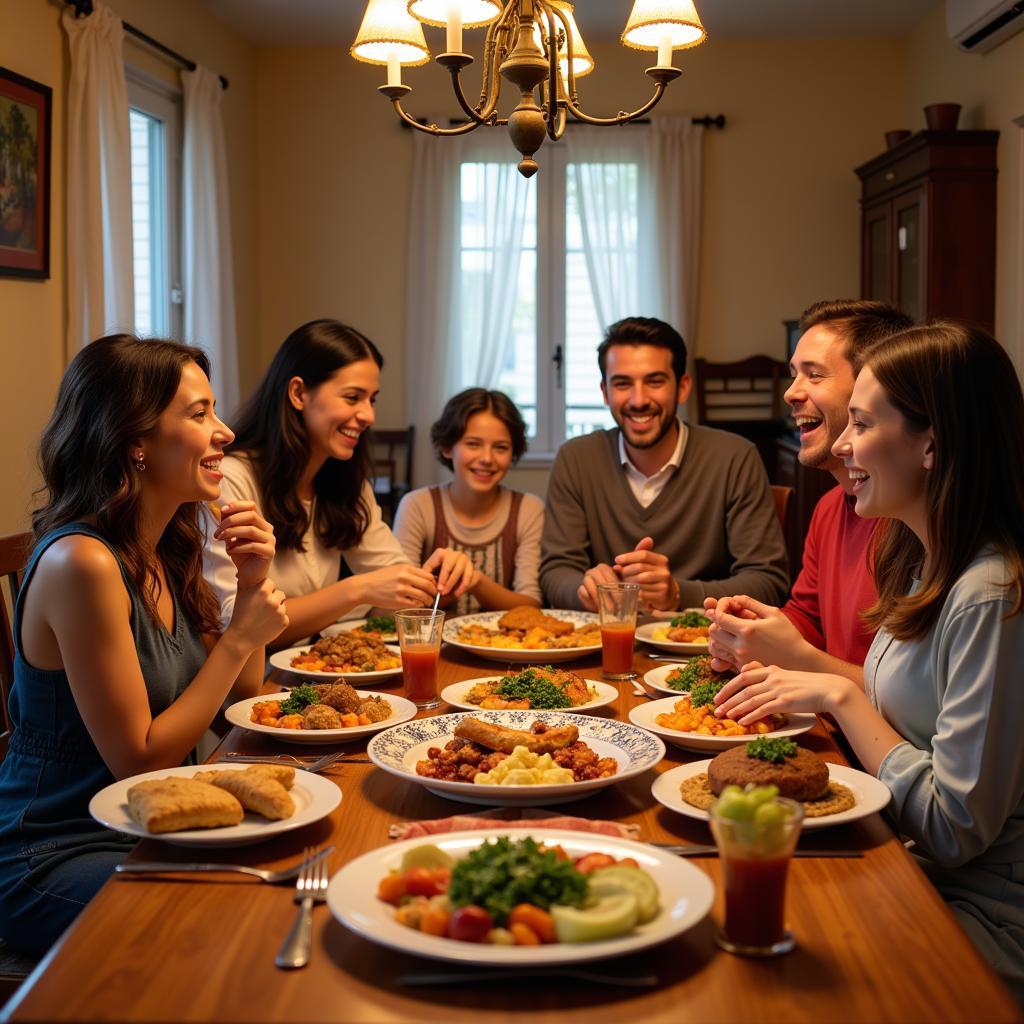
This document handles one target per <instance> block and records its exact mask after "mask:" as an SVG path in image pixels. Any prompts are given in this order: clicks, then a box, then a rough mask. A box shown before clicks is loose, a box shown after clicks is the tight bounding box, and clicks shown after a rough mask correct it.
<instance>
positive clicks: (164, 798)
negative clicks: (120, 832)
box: [128, 777, 243, 835]
mask: <svg viewBox="0 0 1024 1024" xmlns="http://www.w3.org/2000/svg"><path fill="white" fill-rule="evenodd" d="M128 810H129V812H130V813H131V816H132V818H133V819H134V820H135V821H137V822H138V823H139V824H140V825H141V826H142V827H143V828H144V829H146V831H147V832H152V833H153V834H154V835H156V834H159V833H161V832H180V831H182V830H184V829H192V828H220V827H221V826H223V825H237V824H238V823H239V822H240V821H241V820H242V817H243V811H242V805H241V804H240V803H239V802H238V800H236V799H235V797H233V796H232V795H231V794H230V793H228V792H226V791H225V790H223V789H220V788H218V787H217V786H211V785H210V784H209V783H207V782H197V781H196V780H195V779H186V778H174V777H171V778H166V779H146V780H145V781H143V782H137V783H136V784H135V785H134V786H131V787H130V788H129V789H128Z"/></svg>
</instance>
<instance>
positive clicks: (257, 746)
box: [5, 647, 1022, 1024]
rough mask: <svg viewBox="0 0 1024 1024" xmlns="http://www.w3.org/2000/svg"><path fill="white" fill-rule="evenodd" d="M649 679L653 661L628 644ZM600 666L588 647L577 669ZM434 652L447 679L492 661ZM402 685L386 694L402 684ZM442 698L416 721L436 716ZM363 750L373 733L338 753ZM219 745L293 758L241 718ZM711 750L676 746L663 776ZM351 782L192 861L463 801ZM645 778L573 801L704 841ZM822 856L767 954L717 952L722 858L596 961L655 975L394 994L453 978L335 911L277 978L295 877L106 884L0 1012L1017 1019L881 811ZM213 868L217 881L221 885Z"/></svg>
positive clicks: (323, 837) (288, 858) (807, 868)
mask: <svg viewBox="0 0 1024 1024" xmlns="http://www.w3.org/2000/svg"><path fill="white" fill-rule="evenodd" d="M636 661H637V667H638V669H639V670H640V671H641V672H643V671H646V670H647V669H648V668H649V667H651V666H652V665H653V664H654V663H652V662H649V661H648V659H647V658H646V657H645V656H644V655H642V654H640V653H638V655H637V659H636ZM570 667H572V668H574V669H575V670H576V671H579V672H580V673H581V674H582V675H585V676H587V677H589V678H593V679H599V678H600V665H599V662H598V659H596V658H590V659H586V660H581V661H578V662H575V663H572V664H571V666H570ZM500 668H501V666H496V665H495V664H494V663H493V662H486V663H485V662H481V661H479V660H477V659H476V658H473V657H472V656H469V655H466V654H464V653H462V652H460V651H457V650H454V649H452V648H450V647H446V648H445V652H444V656H443V658H442V666H441V685H442V686H443V685H447V684H448V683H451V682H455V681H458V680H462V679H468V678H472V677H474V676H483V675H491V674H493V673H494V671H495V670H496V669H497V670H500ZM400 687H401V677H400V676H398V677H396V678H395V680H394V681H392V682H391V683H385V684H384V685H383V686H381V687H379V689H380V690H381V691H382V692H383V693H384V694H385V695H386V694H387V693H388V692H392V693H400V692H401V689H400ZM643 700H644V698H642V697H637V696H635V695H634V693H633V690H632V687H631V686H630V685H629V684H621V686H620V694H619V697H618V700H617V701H616V703H615V704H614V705H612V706H610V707H609V708H607V709H604V710H603V711H600V712H598V714H606V715H613V716H614V717H616V718H618V719H622V720H625V719H626V716H627V714H628V711H629V709H630V708H631V707H633V706H634V705H635V704H637V703H639V702H641V701H643ZM446 710H451V709H448V708H446V707H444V706H442V707H441V708H439V709H437V710H436V711H430V712H427V713H426V714H436V713H443V712H445V711H446ZM801 742H802V743H803V744H804V745H806V746H808V747H810V748H811V749H813V750H815V751H816V752H817V753H819V754H820V755H821V756H822V757H824V758H825V759H826V760H830V761H835V762H838V763H846V758H845V757H844V756H843V754H842V752H841V751H840V749H839V748H838V747H837V745H836V744H835V742H834V741H833V740H832V738H831V737H830V735H829V733H828V732H827V730H826V729H825V728H824V727H823V726H822V724H820V723H819V725H818V726H817V727H816V728H815V730H814V731H813V732H811V733H809V734H807V736H805V737H803V738H802V739H801ZM317 749H320V748H317ZM344 749H345V750H346V752H352V753H361V752H362V751H363V750H364V749H365V743H353V744H349V745H347V746H346V747H345V748H344ZM227 750H244V751H246V752H248V753H255V752H290V753H293V752H295V750H296V748H295V747H294V746H293V745H285V744H283V743H278V742H275V741H273V740H272V739H271V740H268V739H264V738H263V737H262V736H258V735H256V734H254V733H248V732H245V731H242V730H239V729H234V730H232V731H231V732H230V733H229V734H228V735H227V737H226V738H225V741H224V744H223V745H222V747H221V748H220V751H219V753H223V752H224V751H227ZM705 756H706V755H704V754H697V753H693V754H690V753H687V752H686V751H682V750H679V749H678V748H675V747H671V746H670V747H669V748H668V756H667V757H666V758H665V760H664V761H663V762H662V763H661V764H659V765H658V766H657V769H656V770H657V771H665V770H667V769H669V768H673V767H675V766H677V765H679V764H684V763H686V762H688V761H692V760H700V759H702V758H703V757H705ZM327 777H328V778H331V779H333V780H334V781H335V782H336V783H337V784H338V785H339V786H340V787H341V789H342V792H343V793H344V799H343V801H342V803H341V805H340V807H339V808H338V809H337V810H336V811H335V812H334V813H333V814H331V816H330V817H329V818H327V819H324V820H323V821H321V822H319V823H317V824H313V825H309V826H307V827H305V828H302V829H299V830H296V831H295V832H292V833H288V834H287V835H284V836H281V837H278V838H276V839H274V840H271V841H269V842H266V843H263V844H260V845H258V846H249V847H240V848H235V849H231V850H223V851H207V850H205V849H204V850H203V851H202V853H201V859H203V860H222V861H224V862H235V863H238V862H241V863H246V864H253V865H259V866H269V867H280V866H281V865H283V864H287V863H290V862H292V861H294V860H295V858H296V857H298V856H299V855H300V854H301V851H302V849H303V847H305V846H308V845H312V844H316V845H322V844H325V843H327V842H331V843H333V844H334V846H335V852H334V854H333V856H332V857H331V868H332V871H333V870H337V869H338V868H340V867H341V866H342V865H343V864H345V863H346V862H347V861H349V860H351V859H352V858H353V857H355V856H357V855H358V854H361V853H363V852H365V851H367V850H371V849H374V848H376V847H379V846H383V845H386V844H387V843H388V841H389V840H388V826H389V825H390V824H391V823H392V822H397V821H405V820H410V819H424V818H434V817H442V816H445V815H449V814H456V813H466V812H467V811H471V809H472V808H471V805H467V804H460V803H456V802H454V801H450V800H447V799H443V798H441V797H437V796H433V795H431V794H430V793H428V792H426V791H425V790H424V789H422V788H421V787H419V786H417V785H410V784H408V783H403V782H401V781H399V780H398V779H396V778H395V777H393V776H391V775H388V774H386V773H384V772H382V771H379V770H377V769H375V768H373V767H372V766H364V765H358V764H344V765H335V766H334V767H333V768H332V769H330V770H329V771H328V773H327ZM653 778H654V773H653V772H649V773H647V774H645V775H642V776H640V777H638V778H634V779H630V780H627V781H625V782H623V783H620V784H618V785H616V786H613V787H611V788H609V789H606V790H604V791H602V792H600V793H598V794H595V795H594V796H591V797H589V798H587V799H585V800H581V801H578V802H574V803H572V804H569V805H565V810H566V812H567V813H572V814H579V815H582V816H585V817H591V818H610V819H615V820H618V821H623V822H635V823H637V824H639V825H640V827H641V830H642V837H643V838H644V839H648V840H675V841H679V842H683V843H688V842H695V843H707V842H710V834H709V831H708V829H707V826H706V824H705V823H703V822H700V821H695V820H692V819H688V818H684V817H681V816H679V815H677V814H674V813H672V812H670V811H668V810H666V809H664V808H662V807H661V806H660V805H659V804H658V803H657V802H656V801H655V800H654V799H653V797H652V796H651V792H650V790H651V783H652V781H653ZM801 845H802V846H804V847H807V848H812V849H813V848H814V846H815V845H818V846H822V847H842V848H850V849H858V850H863V852H864V856H863V858H859V859H825V858H805V859H799V860H795V861H793V863H792V865H791V869H790V881H789V891H788V896H787V918H788V922H789V925H790V927H791V929H792V931H793V932H794V934H795V936H796V938H797V941H798V947H797V949H796V951H795V952H793V953H790V954H789V955H787V956H783V957H780V958H778V959H775V960H768V961H758V960H749V959H744V958H741V957H737V956H731V955H730V954H728V953H725V952H722V951H721V950H719V949H718V948H717V947H716V946H715V944H714V941H713V936H714V929H715V927H716V925H717V923H719V922H720V921H721V914H722V899H721V890H720V885H721V871H720V865H719V862H718V860H717V858H714V857H707V858H694V859H693V860H692V861H691V863H693V864H695V865H697V866H698V867H699V868H700V869H701V870H703V871H705V872H707V874H708V875H709V876H710V877H711V878H712V880H713V881H714V883H715V886H716V889H717V890H718V899H717V901H716V905H715V907H714V909H713V911H712V914H711V917H710V918H709V919H706V920H705V921H704V922H702V923H701V924H700V925H698V926H697V927H695V928H693V929H692V930H690V931H688V932H686V933H685V934H684V935H682V936H679V937H678V938H676V939H673V940H671V941H669V942H666V943H664V944H663V945H661V946H658V947H655V948H653V949H650V950H647V951H646V952H644V953H642V954H636V955H633V956H630V957H624V958H620V959H617V960H609V961H602V962H600V963H598V964H596V965H593V964H592V965H589V966H590V967H591V968H592V969H594V970H596V971H597V972H599V973H601V974H603V975H608V976H616V975H618V976H627V977H628V976H635V975H641V974H645V975H646V974H654V975H656V976H657V978H658V984H657V985H656V986H655V987H654V988H650V989H630V988H627V987H620V986H617V985H605V984H594V983H592V982H584V981H579V980H573V979H571V978H565V977H550V978H544V977H537V976H533V975H528V974H527V975H526V976H525V977H524V976H523V975H519V974H517V973H516V972H515V971H514V970H509V971H507V973H506V974H505V975H504V976H499V978H498V980H488V981H486V982H480V981H473V982H471V983H468V984H467V983H458V984H446V985H442V986H436V987H415V988H411V987H405V986H403V985H401V984H399V982H398V979H399V978H400V977H401V976H402V975H404V974H408V973H413V972H419V973H423V972H433V973H437V972H445V971H449V970H454V969H455V968H454V967H451V966H447V965H445V964H443V963H440V962H434V961H428V960H424V959H421V958H418V957H414V956H409V955H405V954H401V953H396V952H394V951H392V950H389V949H386V948H385V947H383V946H379V945H376V944H374V943H372V942H369V941H368V940H366V939H363V938H360V937H358V936H356V935H355V934H353V933H352V932H350V931H348V929H346V928H345V927H344V926H343V925H341V924H340V923H339V922H338V921H336V920H334V919H333V918H332V917H331V914H330V911H329V910H328V909H327V908H326V907H320V908H318V909H317V910H316V911H315V912H314V926H313V927H314V935H313V954H312V960H311V963H310V965H309V966H308V967H306V968H305V969H303V970H299V971H290V972H288V971H281V970H278V969H276V968H275V967H274V962H273V961H274V954H275V952H276V951H277V948H278V946H279V945H280V943H281V940H282V938H283V936H284V934H285V932H286V931H287V930H288V928H289V926H290V925H291V922H292V920H293V918H294V915H295V905H294V903H293V902H292V895H293V889H292V887H291V886H272V885H266V884H262V883H259V882H255V881H253V880H251V879H245V878H244V877H243V876H237V875H236V876H229V875H224V876H215V877H216V880H214V881H202V882H199V881H195V880H173V879H169V878H163V877H161V878H156V877H151V876H134V877H132V876H119V877H117V878H115V879H114V880H112V881H110V882H108V883H107V885H106V886H105V887H104V888H103V890H102V891H101V892H100V893H99V895H98V896H97V897H96V898H95V899H94V900H93V902H92V903H91V904H90V905H89V906H88V907H87V908H86V910H85V911H84V913H83V914H82V915H81V917H80V918H79V920H78V922H77V923H76V924H75V925H74V927H72V928H71V929H70V930H69V932H68V933H67V935H65V937H64V938H63V939H62V941H61V942H60V943H59V944H58V946H57V947H56V948H55V949H54V950H53V951H52V952H51V954H50V955H49V956H48V957H47V959H46V960H45V961H44V962H43V963H42V964H41V965H40V968H39V970H37V971H36V973H35V974H34V975H33V976H32V978H30V979H29V981H28V982H27V983H26V985H25V986H23V988H22V990H21V991H20V993H19V995H18V996H17V997H16V998H15V999H14V1000H12V1002H11V1003H10V1004H9V1005H8V1008H7V1012H6V1016H5V1019H10V1020H13V1021H44V1020H45V1021H64V1020H66V1021H110V1020H117V1021H156V1020H161V1021H218V1022H235V1021H239V1022H241V1021H245V1022H264V1021H266V1022H271V1021H274V1022H277V1021H288V1022H291V1021H294V1022H313V1021H346V1022H367V1024H369V1022H381V1021H414V1020H416V1021H424V1020H444V1021H446V1022H451V1024H462V1022H466V1024H470V1022H472V1024H480V1022H481V1021H483V1022H498V1021H502V1020H504V1019H506V1018H507V1016H508V1015H509V1013H514V1012H520V1011H522V1012H526V1011H529V1012H530V1013H531V1014H532V1015H533V1019H534V1020H536V1021H539V1022H549V1021H550V1022H552V1024H554V1022H557V1024H577V1022H578V1024H590V1022H592V1021H594V1020H599V1021H609V1020H635V1021H642V1022H644V1024H651V1022H655V1021H672V1022H673V1024H675V1022H685V1021H704V1022H706V1021H766V1022H771V1024H778V1022H779V1021H798V1020H799V1021H803V1020H807V1021H815V1022H831V1021H836V1022H839V1021H842V1022H857V1021H880V1020H885V1021H923V1020H943V1021H950V1022H952V1021H977V1020H979V1019H981V1017H983V1018H984V1019H985V1020H987V1021H993V1022H997V1021H1020V1020H1021V1019H1022V1018H1021V1016H1020V1013H1019V1010H1018V1008H1017V1006H1016V1004H1015V1003H1014V1002H1013V1001H1012V999H1011V998H1010V996H1009V994H1008V993H1007V991H1006V989H1005V988H1004V987H1003V986H1002V985H1001V983H1000V982H999V981H998V979H997V978H996V977H995V976H994V975H993V974H992V972H991V971H990V970H989V969H988V967H987V966H986V965H985V964H984V963H983V962H982V961H981V959H980V958H979V957H978V955H977V953H976V952H975V950H974V947H973V946H972V945H971V943H970V941H969V940H968V939H967V937H966V936H965V934H964V933H963V932H962V931H961V930H960V928H959V927H958V926H957V924H956V922H955V921H954V919H953V916H952V915H951V914H950V912H949V910H948V909H947V907H946V905H945V904H944V903H943V901H942V899H941V898H940V897H939V896H938V894H937V893H936V892H935V890H934V889H933V888H932V887H931V885H930V884H929V883H928V882H927V880H926V879H925V877H924V875H923V873H922V872H921V870H920V869H919V868H918V866H917V865H916V864H915V862H914V860H913V859H912V857H911V856H910V855H909V854H908V853H907V851H906V849H905V848H904V847H903V845H902V844H901V843H900V842H899V841H898V840H897V839H896V837H895V836H894V835H893V833H892V831H891V830H890V829H889V827H888V825H886V824H885V822H884V821H883V820H882V818H881V817H880V816H879V815H877V814H876V815H872V816H871V817H869V818H867V819H864V820H862V821H859V822H854V823H850V824H846V825H843V826H837V827H835V828H831V829H823V830H821V831H818V832H816V833H814V834H807V835H805V836H804V837H802V838H801ZM133 856H135V857H137V858H140V859H146V860H149V859H161V860H166V859H177V860H193V859H196V851H195V850H187V849H182V848H179V847H173V846H169V845H166V844H163V843H160V842H157V841H155V840H145V841H143V842H142V843H140V845H139V847H138V850H137V852H136V853H135V854H134V855H133ZM221 879H222V880H221Z"/></svg>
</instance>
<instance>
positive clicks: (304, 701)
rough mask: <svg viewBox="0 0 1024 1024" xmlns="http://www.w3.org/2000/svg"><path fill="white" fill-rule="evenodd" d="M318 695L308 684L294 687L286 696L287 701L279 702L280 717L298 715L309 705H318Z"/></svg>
mask: <svg viewBox="0 0 1024 1024" xmlns="http://www.w3.org/2000/svg"><path fill="white" fill-rule="evenodd" d="M319 703H320V694H318V693H317V692H316V690H315V689H314V688H313V687H312V686H310V685H309V684H308V683H303V684H302V686H296V687H295V689H294V690H292V692H291V693H290V694H289V695H288V699H287V700H283V701H281V714H282V715H298V714H301V713H302V712H303V711H305V709H306V708H308V707H309V705H310V704H319Z"/></svg>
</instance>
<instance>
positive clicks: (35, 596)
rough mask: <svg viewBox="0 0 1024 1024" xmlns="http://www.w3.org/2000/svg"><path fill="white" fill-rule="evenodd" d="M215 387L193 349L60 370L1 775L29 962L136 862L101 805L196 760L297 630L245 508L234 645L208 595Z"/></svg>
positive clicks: (258, 521) (16, 939)
mask: <svg viewBox="0 0 1024 1024" xmlns="http://www.w3.org/2000/svg"><path fill="white" fill-rule="evenodd" d="M208 374H209V364H208V362H207V359H206V356H205V355H204V354H203V353H202V352H201V351H200V350H199V349H195V348H190V347H188V346H185V345H179V344H177V343H175V342H169V341H157V340H152V341H139V340H138V339H137V338H132V337H128V336H126V335H115V336H111V337H107V338H101V339H100V340H99V341H94V342H93V343H92V344H91V345H88V346H87V347H86V348H85V349H83V350H82V351H81V352H80V353H79V354H78V355H77V356H76V357H75V359H74V360H73V361H72V363H71V365H70V366H69V367H68V369H67V372H66V373H65V374H64V378H63V380H62V381H61V385H60V391H59V394H58V396H57V405H56V408H55V409H54V412H53V416H52V417H51V419H50V422H49V424H48V426H47V427H46V429H45V431H44V433H43V437H42V441H41V444H40V459H39V461H40V465H41V469H42V475H43V481H44V485H43V488H42V491H41V493H42V495H43V503H42V505H41V507H40V508H39V509H38V510H37V511H36V512H35V513H34V515H33V520H32V525H33V531H34V534H35V540H36V544H35V549H34V551H33V553H32V555H31V557H30V559H29V562H28V565H27V568H26V570H25V575H24V582H23V584H22V587H21V590H20V592H19V595H18V600H17V603H16V606H15V613H14V644H15V662H14V685H13V688H12V692H11V699H10V715H11V721H12V725H13V729H12V734H11V740H10V745H9V748H8V751H7V756H6V757H5V758H4V760H3V763H2V765H0V935H2V937H3V938H4V939H5V940H6V941H7V942H9V943H11V944H12V945H14V946H16V947H18V948H21V949H24V950H26V951H29V952H34V953H39V952H42V951H44V950H45V949H46V948H47V947H48V946H49V945H50V944H51V943H52V942H53V941H54V940H55V939H56V938H57V937H58V936H59V935H60V933H61V932H62V931H63V930H64V928H65V927H66V926H67V925H68V924H69V923H70V922H71V921H72V920H73V919H74V917H75V916H76V915H77V914H78V912H79V911H80V910H81V909H82V907H83V906H84V905H85V903H86V902H88V900H89V899H90V898H91V897H92V896H93V895H94V894H95V892H96V891H97V890H98V889H99V887H100V886H101V885H102V884H103V882H104V881H105V879H106V878H107V877H108V876H109V875H110V874H111V873H112V872H113V870H114V866H115V865H116V864H117V863H118V862H120V861H121V860H123V859H124V857H125V856H126V855H127V853H128V852H129V850H130V845H129V841H128V839H127V837H126V836H124V835H121V834H119V833H117V832H112V831H110V830H109V829H105V828H102V827H101V826H99V825H98V824H96V823H95V822H93V821H91V820H90V818H89V812H88V804H89V800H90V798H91V797H92V796H93V795H94V794H95V793H96V792H98V791H99V790H100V789H102V788H103V787H104V786H107V785H110V784H111V783H113V781H114V780H115V779H124V778H127V777H129V776H132V775H136V774H139V773H142V772H148V771H153V770H156V769H161V768H171V767H174V766H176V765H180V764H182V763H183V762H186V761H188V760H190V759H192V757H193V750H194V748H195V746H196V743H197V742H198V741H199V739H200V738H201V737H202V735H203V733H204V731H205V730H206V729H207V728H208V727H209V725H210V723H211V722H212V721H213V718H214V716H215V715H216V714H217V711H218V710H219V708H220V707H221V705H222V704H223V703H224V701H225V700H226V699H227V698H228V697H233V698H237V699H240V698H244V697H247V696H252V695H254V694H255V693H256V692H258V688H259V684H260V682H261V681H262V678H263V647H264V645H265V644H266V643H268V642H269V641H270V640H271V639H273V637H275V636H276V635H277V634H278V633H279V632H280V631H281V629H282V628H284V626H286V625H287V622H288V617H287V615H286V614H285V609H284V603H283V602H284V595H283V594H282V593H281V592H280V591H278V590H275V588H274V586H273V584H272V583H271V582H270V581H269V580H268V579H267V567H268V566H269V564H270V561H271V559H272V557H273V552H274V538H273V533H272V531H271V530H270V527H269V525H268V524H267V523H266V522H265V521H264V520H263V519H262V517H261V516H259V514H258V513H257V512H256V511H255V510H254V508H253V506H252V505H251V504H245V503H237V504H233V505H231V504H229V505H222V506H221V514H222V518H221V521H220V524H219V527H218V529H219V532H220V534H221V536H222V537H224V538H225V541H226V543H227V544H228V546H229V548H230V550H231V557H232V560H233V564H234V565H235V567H236V571H237V574H238V580H239V588H238V599H237V600H236V602H235V606H234V613H233V615H232V617H231V620H230V621H229V622H228V624H227V626H226V628H224V629H223V631H222V629H221V624H220V621H219V615H218V611H219V609H218V607H217V604H216V602H215V600H214V598H213V595H212V593H211V592H210V590H209V587H208V586H207V585H206V583H205V581H204V580H203V577H202V571H201V570H202V537H203V535H202V531H201V529H200V525H199V519H198V506H199V505H200V504H201V503H205V502H208V501H217V500H218V498H219V497H220V472H219V468H218V467H219V464H220V460H221V457H222V455H223V448H224V445H226V444H227V443H228V442H230V441H231V439H232V434H231V431H230V430H229V429H228V428H227V427H226V426H225V425H224V424H223V423H222V422H221V421H220V420H219V419H218V418H217V416H216V414H215V413H214V410H213V394H212V392H211V391H210V382H209V379H208Z"/></svg>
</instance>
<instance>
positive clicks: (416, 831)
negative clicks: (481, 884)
mask: <svg viewBox="0 0 1024 1024" xmlns="http://www.w3.org/2000/svg"><path fill="white" fill-rule="evenodd" d="M502 824H505V825H512V826H516V827H520V826H525V827H531V828H533V827H535V828H565V829H571V830H572V831H574V832H592V833H595V834H597V835H603V836H619V837H620V838H622V839H639V838H640V826H639V825H624V824H621V823H620V822H617V821H592V820H591V819H590V818H576V817H572V816H571V815H565V814H562V815H555V814H553V813H552V812H551V811H549V810H546V809H545V808H543V807H493V808H490V809H489V810H486V811H480V812H479V813H477V814H453V815H452V816H451V817H450V818H433V819H430V820H428V821H399V822H395V823H394V824H393V825H389V826H388V836H389V837H390V838H391V839H416V838H418V837H420V836H436V835H440V834H442V833H444V832H465V831H470V830H477V829H479V830H481V831H483V830H490V831H494V830H495V828H496V826H499V825H502Z"/></svg>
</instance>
